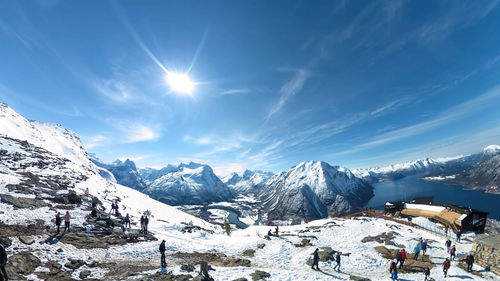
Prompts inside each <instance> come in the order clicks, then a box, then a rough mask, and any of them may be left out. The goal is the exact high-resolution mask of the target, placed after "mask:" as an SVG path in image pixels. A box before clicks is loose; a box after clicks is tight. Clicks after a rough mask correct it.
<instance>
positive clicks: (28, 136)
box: [0, 102, 93, 167]
mask: <svg viewBox="0 0 500 281" xmlns="http://www.w3.org/2000/svg"><path fill="white" fill-rule="evenodd" d="M0 135H3V136H8V137H10V138H12V139H17V140H21V141H28V142H29V143H31V144H33V145H36V146H38V147H43V148H44V149H46V150H47V151H50V152H52V153H54V154H56V155H59V156H60V157H64V158H66V159H68V160H71V161H74V162H76V163H80V164H82V165H84V166H87V167H90V166H93V165H91V162H90V160H89V157H88V155H87V153H86V152H85V150H84V149H83V146H82V144H81V142H80V139H79V137H78V136H77V135H76V134H75V133H73V132H71V131H69V130H66V129H65V128H63V127H61V126H60V125H55V124H49V123H44V122H40V121H32V120H28V119H26V118H24V117H23V116H21V115H20V114H18V113H17V112H15V111H14V110H13V109H12V108H10V107H9V106H8V105H7V104H5V103H1V102H0Z"/></svg>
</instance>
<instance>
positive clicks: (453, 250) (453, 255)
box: [450, 245, 457, 261]
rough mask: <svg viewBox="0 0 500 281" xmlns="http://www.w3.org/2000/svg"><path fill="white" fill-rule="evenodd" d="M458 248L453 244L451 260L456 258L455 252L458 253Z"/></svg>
mask: <svg viewBox="0 0 500 281" xmlns="http://www.w3.org/2000/svg"><path fill="white" fill-rule="evenodd" d="M456 251H457V248H455V245H453V246H451V249H450V260H452V261H453V260H455V254H456Z"/></svg>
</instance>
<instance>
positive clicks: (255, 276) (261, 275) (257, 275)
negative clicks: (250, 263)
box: [250, 270, 271, 281]
mask: <svg viewBox="0 0 500 281" xmlns="http://www.w3.org/2000/svg"><path fill="white" fill-rule="evenodd" d="M250 276H251V277H252V280H253V281H257V280H264V279H266V278H269V277H271V274H269V273H267V272H265V271H261V270H256V271H255V272H254V273H252V274H250Z"/></svg>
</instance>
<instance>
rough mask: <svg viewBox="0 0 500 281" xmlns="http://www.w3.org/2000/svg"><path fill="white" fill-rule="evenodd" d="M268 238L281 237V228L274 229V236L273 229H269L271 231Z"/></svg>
mask: <svg viewBox="0 0 500 281" xmlns="http://www.w3.org/2000/svg"><path fill="white" fill-rule="evenodd" d="M267 236H269V237H271V236H276V237H279V227H278V226H276V227H275V228H274V234H273V232H272V229H269V231H268V232H267Z"/></svg>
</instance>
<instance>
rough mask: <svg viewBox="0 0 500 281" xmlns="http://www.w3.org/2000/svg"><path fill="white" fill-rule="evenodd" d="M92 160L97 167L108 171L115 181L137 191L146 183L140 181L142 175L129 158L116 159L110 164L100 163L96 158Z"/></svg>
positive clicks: (144, 186)
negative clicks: (123, 159)
mask: <svg viewBox="0 0 500 281" xmlns="http://www.w3.org/2000/svg"><path fill="white" fill-rule="evenodd" d="M92 162H94V164H96V165H97V166H98V167H100V168H103V169H106V170H107V171H109V172H110V173H111V174H112V175H113V177H114V179H115V180H116V182H118V183H119V184H121V185H124V186H128V187H131V188H133V189H137V190H139V191H142V190H143V189H144V188H146V184H145V183H144V182H143V181H142V177H141V175H140V173H139V171H138V170H137V167H136V166H135V163H134V162H133V161H131V160H130V159H126V160H125V161H121V160H116V161H115V162H113V163H111V164H105V163H102V162H101V161H99V160H98V159H92ZM101 175H102V176H104V177H106V175H105V174H103V173H101Z"/></svg>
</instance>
